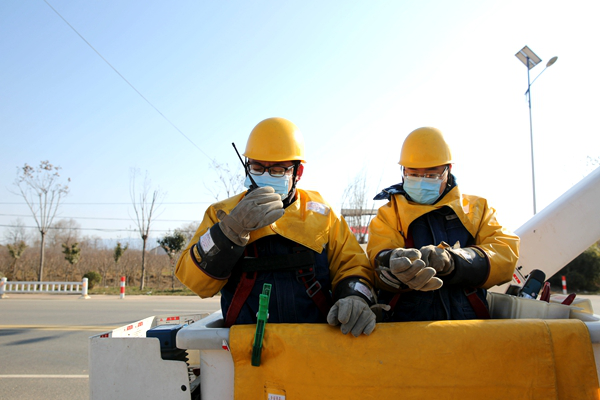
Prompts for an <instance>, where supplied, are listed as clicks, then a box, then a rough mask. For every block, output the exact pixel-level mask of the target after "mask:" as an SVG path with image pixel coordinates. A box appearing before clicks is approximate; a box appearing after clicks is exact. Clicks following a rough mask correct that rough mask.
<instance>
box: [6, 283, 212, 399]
mask: <svg viewBox="0 0 600 400" xmlns="http://www.w3.org/2000/svg"><path fill="white" fill-rule="evenodd" d="M218 309H219V298H218V297H216V298H213V299H204V300H203V299H200V298H199V297H196V296H126V297H125V298H124V299H119V297H118V296H100V295H96V296H91V298H90V299H88V300H83V299H79V296H78V295H60V294H51V295H48V294H9V297H8V298H5V299H0V400H5V399H6V400H8V399H10V400H31V399H42V398H43V399H71V400H80V399H81V400H83V399H89V389H88V373H89V367H88V339H89V337H90V336H94V335H97V334H99V333H102V332H105V331H109V330H112V329H114V328H118V327H120V326H123V325H127V324H128V323H130V322H134V321H137V320H140V319H143V318H146V317H150V316H154V315H163V314H167V315H168V314H173V313H175V314H187V313H204V312H213V311H216V310H218Z"/></svg>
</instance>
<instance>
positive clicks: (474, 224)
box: [367, 186, 519, 291]
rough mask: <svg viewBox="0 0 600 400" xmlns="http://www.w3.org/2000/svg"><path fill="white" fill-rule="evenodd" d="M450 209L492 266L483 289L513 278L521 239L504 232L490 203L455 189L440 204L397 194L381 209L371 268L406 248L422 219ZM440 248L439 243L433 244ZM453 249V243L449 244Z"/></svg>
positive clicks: (373, 227) (373, 231)
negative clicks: (387, 252)
mask: <svg viewBox="0 0 600 400" xmlns="http://www.w3.org/2000/svg"><path fill="white" fill-rule="evenodd" d="M445 206H447V207H450V208H452V210H453V211H454V212H455V213H456V215H457V216H458V218H459V219H460V221H461V222H462V224H463V225H464V227H465V228H466V229H467V230H468V231H469V233H470V234H471V236H473V238H474V240H475V246H477V247H478V248H479V249H481V250H483V251H484V252H485V254H486V255H487V258H488V259H489V262H490V272H489V276H488V278H487V280H486V281H485V283H484V284H483V285H482V286H481V287H483V288H484V289H488V288H490V287H492V286H494V285H500V284H503V283H505V282H508V281H510V279H511V278H512V274H513V271H514V269H515V265H516V263H517V259H518V257H519V237H518V236H516V235H514V234H513V233H511V232H509V231H508V230H507V229H505V228H503V227H502V226H501V225H500V224H499V223H498V221H497V220H496V210H494V209H493V208H492V207H489V206H488V203H487V200H486V199H484V198H482V197H478V196H472V195H466V194H461V193H460V191H459V189H458V186H455V187H454V188H452V190H450V191H449V192H448V193H446V195H445V196H444V197H443V198H441V199H440V200H439V201H438V202H437V203H435V204H431V205H427V204H418V203H415V202H412V201H409V200H407V199H406V197H404V196H403V195H402V194H394V195H392V196H391V200H390V201H389V202H388V203H387V204H385V205H384V206H382V207H381V208H379V210H378V212H377V216H376V217H375V218H374V219H373V220H372V221H371V224H370V225H369V243H368V245H367V254H368V256H369V260H370V261H371V263H372V265H373V266H375V265H376V263H375V257H376V256H377V254H379V252H381V251H382V250H385V249H394V248H397V247H405V243H406V239H407V235H408V231H409V228H410V225H411V223H412V222H413V221H415V220H416V219H417V218H419V217H420V216H422V215H424V214H427V213H429V212H431V211H434V210H437V209H440V208H442V207H445ZM432 244H434V245H437V244H439V243H432ZM449 244H450V245H453V243H449ZM377 279H378V282H377V283H378V284H379V287H382V288H385V289H386V290H389V291H394V289H393V288H391V287H389V286H387V285H385V284H384V283H383V282H381V281H380V280H379V278H377Z"/></svg>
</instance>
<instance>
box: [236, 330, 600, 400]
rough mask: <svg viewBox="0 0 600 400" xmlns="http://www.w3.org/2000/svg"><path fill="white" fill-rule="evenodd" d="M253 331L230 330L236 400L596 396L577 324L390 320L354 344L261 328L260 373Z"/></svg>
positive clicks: (324, 333) (587, 348) (329, 333)
mask: <svg viewBox="0 0 600 400" xmlns="http://www.w3.org/2000/svg"><path fill="white" fill-rule="evenodd" d="M254 331H255V325H237V326H233V327H232V328H231V330H230V336H229V339H230V348H231V354H232V357H233V361H234V369H235V372H234V373H235V376H234V379H235V389H234V396H235V398H236V399H239V400H242V399H243V400H248V399H253V400H254V399H278V400H279V399H281V400H283V399H284V397H276V396H275V395H280V396H285V400H296V399H344V400H347V399H360V400H367V399H377V400H379V399H419V400H421V399H461V400H462V399H477V400H480V399H544V400H547V399H577V400H582V399H598V378H597V374H596V366H595V362H594V355H593V351H592V345H591V341H590V336H589V332H588V330H587V328H586V326H585V324H584V323H583V322H581V321H579V320H523V319H521V320H488V321H436V322H405V323H389V324H378V325H377V328H376V329H375V331H374V332H373V333H372V334H371V335H369V336H361V337H358V338H354V337H352V336H349V335H348V336H344V335H343V334H342V333H341V332H340V330H339V328H334V327H330V326H328V325H324V324H323V325H322V324H267V327H266V331H265V336H264V344H263V351H262V360H261V365H260V366H259V367H254V366H252V365H251V363H250V361H251V354H252V341H253V338H254ZM269 395H272V396H271V397H269Z"/></svg>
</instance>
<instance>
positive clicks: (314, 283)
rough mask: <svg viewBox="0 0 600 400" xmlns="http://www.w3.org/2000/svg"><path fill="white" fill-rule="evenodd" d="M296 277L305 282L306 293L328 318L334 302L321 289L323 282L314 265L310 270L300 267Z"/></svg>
mask: <svg viewBox="0 0 600 400" xmlns="http://www.w3.org/2000/svg"><path fill="white" fill-rule="evenodd" d="M307 277H310V278H307ZM296 279H297V280H299V281H302V283H304V287H305V288H306V294H307V295H308V297H310V298H311V299H312V300H313V301H314V302H315V304H316V305H317V308H318V309H319V311H320V312H321V314H322V315H323V316H324V317H325V318H327V315H328V314H329V310H330V309H331V307H333V303H332V301H331V298H328V297H327V296H325V293H323V290H321V283H319V281H318V280H317V279H316V277H315V272H314V267H310V268H309V269H308V271H307V270H306V269H304V270H302V269H299V270H298V271H297V272H296Z"/></svg>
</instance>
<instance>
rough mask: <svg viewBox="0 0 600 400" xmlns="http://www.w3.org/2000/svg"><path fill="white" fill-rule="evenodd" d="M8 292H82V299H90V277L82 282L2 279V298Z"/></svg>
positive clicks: (0, 285) (0, 286)
mask: <svg viewBox="0 0 600 400" xmlns="http://www.w3.org/2000/svg"><path fill="white" fill-rule="evenodd" d="M6 293H57V294H77V293H81V296H80V297H79V298H80V299H89V298H90V296H88V278H83V279H82V280H81V282H24V281H9V280H7V279H6V278H2V279H0V299H4V298H6V297H8V296H7V295H6Z"/></svg>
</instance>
